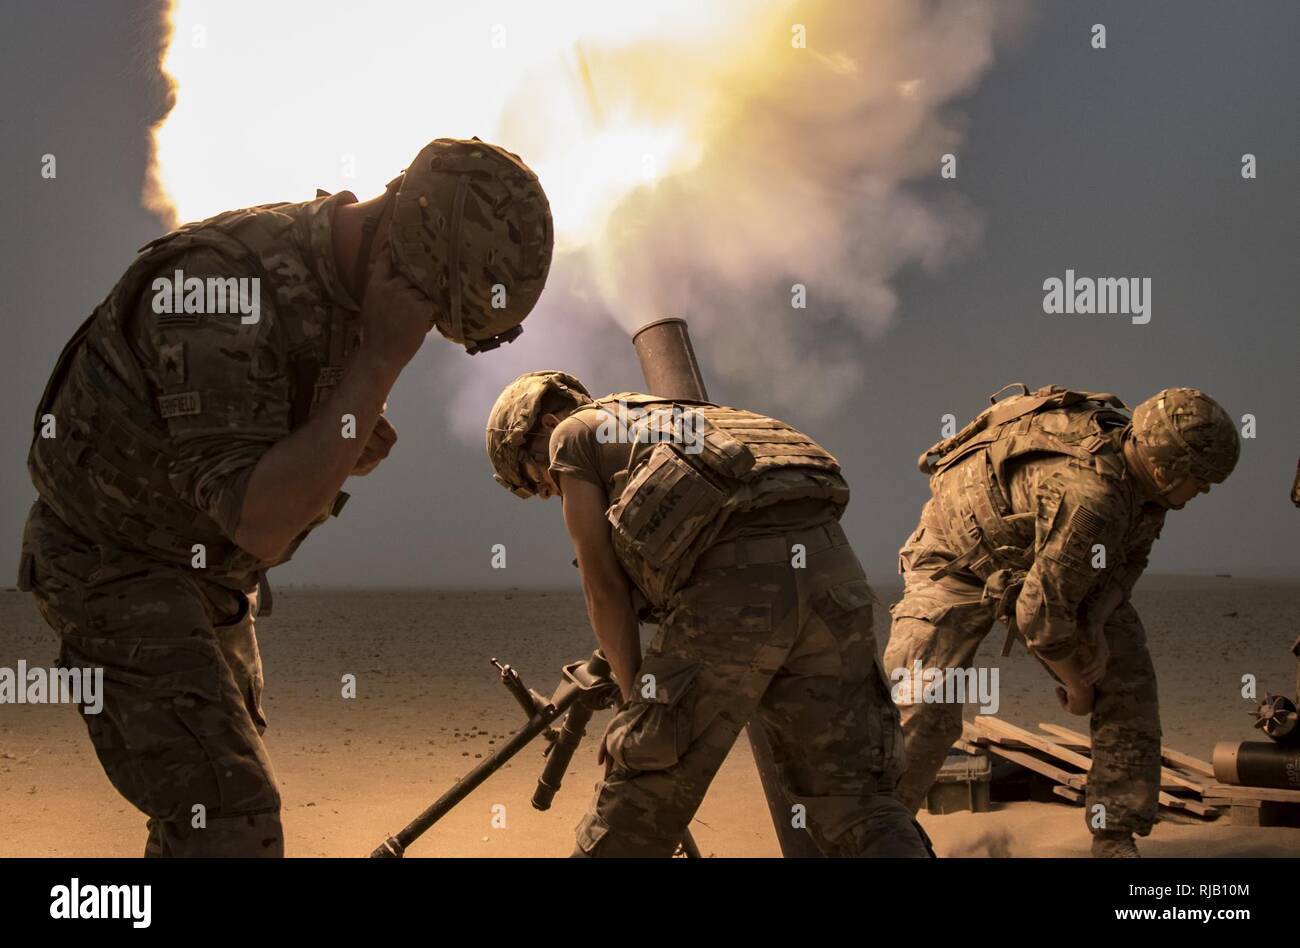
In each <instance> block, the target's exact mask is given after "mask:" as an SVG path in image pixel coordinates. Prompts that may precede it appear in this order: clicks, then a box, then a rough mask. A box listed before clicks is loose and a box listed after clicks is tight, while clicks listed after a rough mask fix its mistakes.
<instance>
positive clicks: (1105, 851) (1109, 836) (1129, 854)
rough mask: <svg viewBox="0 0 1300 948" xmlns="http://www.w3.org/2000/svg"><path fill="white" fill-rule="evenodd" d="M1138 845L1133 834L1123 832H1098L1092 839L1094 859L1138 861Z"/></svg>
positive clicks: (1139, 854) (1139, 855)
mask: <svg viewBox="0 0 1300 948" xmlns="http://www.w3.org/2000/svg"><path fill="white" fill-rule="evenodd" d="M1141 855H1142V854H1141V853H1139V852H1138V848H1137V843H1135V842H1133V834H1132V833H1126V832H1124V831H1123V830H1098V831H1097V832H1096V833H1094V834H1093V837H1092V857H1093V858H1094V859H1138V858H1140V857H1141Z"/></svg>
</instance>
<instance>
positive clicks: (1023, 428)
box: [885, 386, 1240, 856]
mask: <svg viewBox="0 0 1300 948" xmlns="http://www.w3.org/2000/svg"><path fill="white" fill-rule="evenodd" d="M1008 387H1010V386H1008ZM1003 391H1005V389H1004V390H1003ZM997 394H1001V393H997ZM996 399H997V395H996V394H995V396H994V397H993V399H991V401H992V402H993V404H992V405H991V406H990V407H989V408H986V409H985V410H984V411H983V412H982V413H981V414H980V415H978V416H977V417H976V418H975V419H974V420H973V421H972V422H970V423H969V424H968V425H966V427H965V428H963V429H962V430H961V431H959V432H957V433H956V434H955V435H953V436H952V437H950V438H947V439H945V440H943V441H940V442H939V443H938V444H935V445H933V446H932V447H931V448H929V449H928V450H927V451H926V452H925V453H924V454H922V455H921V458H920V461H919V465H920V467H921V470H922V472H924V473H926V474H928V475H930V492H931V497H930V499H929V501H927V502H926V504H925V506H924V508H923V509H922V511H921V520H920V524H919V525H918V526H917V528H916V530H915V531H914V532H913V533H912V535H911V537H910V538H909V539H908V541H907V543H906V544H905V545H904V546H903V549H902V551H901V552H900V556H899V571H900V572H901V573H902V574H903V579H904V592H903V598H902V600H901V601H900V602H898V603H897V604H896V605H895V606H894V607H893V609H892V610H891V613H892V615H893V623H892V628H891V630H890V638H889V644H888V646H887V647H886V649H885V667H886V669H888V670H889V671H890V673H891V675H892V676H894V677H895V679H896V680H898V681H903V680H904V679H906V678H907V677H910V676H911V674H912V673H913V671H914V670H915V669H916V668H918V667H919V668H920V669H923V670H928V669H939V670H940V671H941V672H942V671H945V670H947V669H963V668H968V667H970V666H971V665H972V663H973V661H974V658H975V652H976V650H977V649H978V648H979V644H980V642H981V641H982V640H983V638H984V636H985V635H987V634H988V632H989V631H990V629H991V628H992V626H993V623H994V622H995V621H996V620H999V619H1000V620H1002V621H1003V622H1005V623H1006V624H1007V627H1008V641H1007V646H1008V648H1009V647H1010V644H1011V641H1012V639H1011V636H1012V635H1013V634H1018V635H1019V636H1021V637H1022V638H1023V639H1024V641H1025V643H1026V645H1027V646H1028V648H1029V649H1030V651H1031V652H1032V653H1033V654H1034V655H1035V657H1037V658H1038V659H1039V660H1040V661H1041V662H1042V663H1043V664H1044V665H1045V666H1046V667H1047V669H1048V670H1049V672H1050V673H1051V674H1052V675H1053V676H1054V677H1055V678H1056V680H1057V681H1058V682H1059V684H1060V687H1058V688H1057V696H1058V698H1059V699H1060V701H1061V703H1062V704H1063V706H1064V707H1065V708H1066V709H1067V710H1069V711H1070V712H1071V713H1073V714H1080V715H1083V714H1091V716H1092V718H1091V727H1092V761H1093V763H1092V770H1091V771H1090V773H1089V775H1088V790H1087V806H1086V807H1085V814H1086V816H1087V818H1088V826H1089V829H1090V830H1091V831H1092V833H1093V853H1094V855H1098V856H1136V855H1137V848H1136V845H1135V844H1134V842H1133V835H1134V834H1138V835H1142V836H1145V835H1146V834H1148V833H1149V832H1150V831H1151V826H1152V824H1153V822H1154V821H1155V817H1156V808H1157V803H1158V794H1159V791H1160V716H1159V707H1158V704H1157V699H1156V677H1155V670H1154V668H1153V667H1152V664H1151V657H1150V655H1149V654H1148V651H1147V646H1146V635H1145V632H1144V631H1143V628H1142V623H1141V620H1140V619H1139V618H1138V615H1137V612H1136V611H1135V610H1134V608H1133V606H1132V604H1131V603H1130V602H1129V596H1130V593H1131V592H1132V590H1133V585H1134V584H1135V583H1136V582H1137V580H1138V577H1139V576H1141V575H1142V571H1143V570H1144V569H1145V568H1146V565H1147V558H1148V555H1149V553H1150V550H1151V546H1152V544H1153V543H1154V541H1155V540H1156V538H1157V537H1158V536H1159V535H1160V530H1161V527H1162V526H1163V524H1164V519H1165V514H1166V512H1167V511H1168V510H1179V509H1182V507H1183V506H1184V505H1185V504H1186V503H1187V502H1188V501H1189V500H1191V499H1192V498H1193V497H1195V496H1196V495H1197V494H1201V493H1206V492H1208V491H1209V489H1210V485H1211V484H1217V483H1220V482H1222V481H1223V480H1225V479H1226V478H1227V477H1228V475H1229V474H1230V473H1232V469H1233V467H1234V466H1235V465H1236V463H1237V455H1238V452H1239V450H1240V441H1239V439H1238V436H1237V430H1236V427H1235V426H1234V425H1233V423H1232V420H1231V419H1230V418H1229V417H1228V415H1227V414H1226V413H1225V412H1224V410H1223V409H1222V408H1221V407H1220V406H1219V405H1218V403H1217V402H1215V401H1214V400H1213V399H1211V398H1209V397H1208V396H1207V395H1205V394H1204V393H1202V392H1200V391H1197V390H1196V389H1190V388H1171V389H1165V390H1164V391H1162V392H1160V393H1158V394H1156V395H1155V396H1153V397H1151V398H1149V399H1147V400H1146V401H1145V402H1143V403H1142V404H1141V405H1139V406H1138V407H1137V409H1136V411H1134V412H1133V414H1132V418H1131V419H1130V417H1129V415H1128V414H1127V411H1126V409H1125V407H1124V405H1123V403H1122V402H1121V401H1120V400H1119V399H1118V398H1116V397H1115V396H1113V395H1108V394H1099V393H1091V392H1074V391H1068V390H1066V389H1063V388H1059V387H1057V386H1047V387H1045V388H1041V389H1038V390H1037V391H1034V392H1030V391H1029V389H1028V388H1027V387H1024V386H1022V392H1021V393H1020V394H1017V395H1013V396H1011V397H1008V398H1005V399H1003V400H1001V401H997V400H996ZM895 697H896V700H898V703H899V705H900V707H901V710H902V724H903V735H904V740H905V744H906V751H907V772H906V774H905V775H904V777H903V781H902V784H901V787H900V795H901V797H902V799H903V801H904V802H905V803H906V804H907V805H908V806H910V807H911V808H912V809H913V810H915V809H917V808H919V807H920V805H921V804H922V803H923V802H924V801H925V797H926V794H927V792H928V790H929V788H930V786H931V784H932V783H933V781H934V778H935V776H936V774H937V773H938V771H939V769H940V767H941V766H942V764H943V761H944V758H945V756H946V755H947V752H948V748H949V747H950V746H951V745H952V743H953V741H955V740H956V739H957V738H958V737H960V736H961V708H960V706H958V705H956V704H951V703H949V704H944V703H942V702H932V701H926V700H924V698H925V696H924V695H918V694H912V693H911V690H910V689H903V690H902V692H900V691H899V690H898V689H896V693H895Z"/></svg>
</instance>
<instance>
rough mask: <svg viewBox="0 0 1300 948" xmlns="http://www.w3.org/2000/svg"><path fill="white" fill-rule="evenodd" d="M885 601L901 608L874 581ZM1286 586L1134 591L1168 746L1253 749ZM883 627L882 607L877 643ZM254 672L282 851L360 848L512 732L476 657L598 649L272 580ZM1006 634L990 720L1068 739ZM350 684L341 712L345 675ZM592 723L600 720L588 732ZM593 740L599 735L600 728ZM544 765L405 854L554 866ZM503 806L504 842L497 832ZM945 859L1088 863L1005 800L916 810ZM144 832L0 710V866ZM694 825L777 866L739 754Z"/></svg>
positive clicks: (581, 798) (1277, 668) (511, 658)
mask: <svg viewBox="0 0 1300 948" xmlns="http://www.w3.org/2000/svg"><path fill="white" fill-rule="evenodd" d="M877 591H878V593H879V595H880V597H881V599H882V600H884V601H886V602H890V601H893V600H894V599H896V598H897V596H898V594H899V589H898V587H897V586H896V585H894V584H887V583H883V582H882V583H879V584H878V586H877ZM1297 602H1300V584H1286V583H1277V582H1272V583H1263V582H1252V581H1248V580H1240V579H1227V578H1214V579H1189V578H1167V577H1148V578H1147V579H1145V580H1144V581H1143V583H1142V585H1141V587H1140V590H1139V594H1138V596H1137V605H1138V607H1139V609H1140V611H1141V612H1142V614H1143V616H1144V618H1145V621H1146V623H1147V629H1148V634H1149V636H1150V640H1151V647H1152V652H1153V654H1154V656H1155V661H1156V666H1157V668H1158V669H1159V671H1160V675H1161V697H1162V702H1163V716H1164V726H1165V741H1166V743H1167V744H1169V745H1171V746H1173V747H1175V748H1177V749H1179V750H1182V751H1186V752H1188V753H1192V754H1195V755H1197V756H1199V757H1202V758H1208V757H1209V755H1210V749H1211V747H1212V746H1213V744H1214V742H1215V741H1217V740H1227V739H1234V740H1247V739H1251V737H1252V732H1251V730H1250V727H1249V724H1250V719H1249V718H1248V717H1247V711H1248V710H1249V709H1250V704H1249V703H1248V702H1247V701H1245V700H1243V699H1242V697H1241V695H1240V688H1241V676H1242V675H1244V674H1254V675H1256V676H1257V677H1258V679H1259V683H1260V690H1261V691H1262V690H1263V689H1264V688H1266V687H1267V688H1272V689H1273V690H1284V691H1288V692H1289V691H1290V689H1291V687H1292V686H1293V683H1294V679H1295V672H1294V663H1293V662H1292V660H1291V658H1290V656H1289V655H1288V654H1287V647H1288V646H1289V644H1290V643H1291V641H1293V640H1294V638H1295V635H1296V626H1297V622H1296V610H1297ZM887 623H888V614H887V613H886V611H885V610H884V608H880V609H879V610H878V611H877V636H878V639H879V641H880V642H881V643H882V644H883V641H884V638H885V636H886V635H887V632H888V624H887ZM260 632H261V642H262V649H263V658H264V662H265V666H266V678H267V696H266V701H265V704H266V709H267V712H268V715H269V717H270V720H271V729H270V731H268V734H267V740H268V744H269V746H270V749H271V755H272V758H273V760H274V761H275V764H276V768H277V775H278V777H279V780H280V783H281V788H282V792H283V796H284V801H285V808H284V819H285V825H286V832H287V839H288V847H287V848H288V851H289V853H290V854H291V855H295V856H313V855H325V856H355V855H362V854H365V853H367V852H369V851H370V849H372V848H373V847H374V846H375V845H376V844H377V843H379V842H380V841H381V840H382V839H383V838H384V836H385V835H386V834H387V833H389V832H391V831H394V830H396V829H398V828H399V827H400V826H402V825H403V824H404V823H405V822H406V821H407V820H408V819H410V818H411V817H412V816H414V815H415V814H416V813H417V812H418V811H419V810H420V809H422V808H423V807H424V806H425V805H426V804H427V803H429V802H431V801H432V800H433V799H434V798H435V797H436V796H437V795H438V794H439V793H441V792H442V791H443V790H445V789H446V788H447V787H448V786H449V785H450V784H451V783H452V782H453V781H454V780H455V779H456V777H457V776H458V775H460V774H463V773H465V772H466V771H467V770H468V769H469V768H470V767H472V766H473V765H474V764H475V763H476V762H477V761H478V760H479V759H481V757H480V755H486V754H488V753H490V752H491V750H492V748H493V747H495V746H499V745H500V744H501V742H502V740H503V738H504V737H506V736H507V735H508V734H509V733H510V732H511V731H513V730H514V729H515V728H516V727H517V726H518V724H519V723H520V722H521V720H522V714H521V713H520V711H519V709H518V708H517V706H516V705H515V704H514V702H513V700H512V699H511V698H510V696H509V695H508V694H507V693H506V691H505V689H504V688H502V687H501V686H500V685H499V684H498V679H497V674H496V671H495V669H493V668H492V667H491V666H490V665H489V664H488V659H489V658H490V657H492V656H496V657H499V658H500V659H501V660H502V661H506V662H509V663H511V664H513V665H514V666H515V667H517V668H518V669H519V670H520V672H521V673H522V674H523V676H524V679H525V681H526V682H527V683H528V684H530V685H531V686H532V687H534V688H536V689H538V690H539V691H545V692H547V693H549V691H550V690H551V689H552V688H553V687H554V685H555V683H556V682H557V680H558V676H559V669H560V666H561V665H563V664H564V663H566V662H569V661H573V660H575V659H578V658H583V657H585V656H586V655H587V654H588V653H589V652H590V649H591V647H592V642H591V634H590V631H589V629H588V628H587V626H586V623H585V621H584V617H583V612H582V603H581V598H580V596H579V595H578V594H577V593H576V592H575V591H567V590H566V591H562V592H552V593H544V592H522V591H520V592H514V593H508V594H505V595H490V594H485V593H481V592H443V593H440V592H423V591H396V592H379V591H336V590H328V591H327V590H317V589H291V588H280V589H277V591H276V610H275V615H274V616H272V617H269V618H267V619H266V620H265V621H264V622H263V623H262V624H261V627H260ZM1000 645H1001V634H1000V632H999V631H995V633H994V636H992V637H990V639H989V641H988V642H986V644H985V647H984V649H983V650H982V653H981V660H983V661H987V662H990V663H992V662H995V661H1000V662H1001V663H1002V679H1001V685H1002V707H1001V708H1000V710H999V712H998V715H999V716H1000V717H1002V718H1004V719H1006V720H1009V721H1012V722H1015V723H1017V724H1020V725H1022V726H1026V727H1029V728H1033V727H1034V725H1035V723H1036V722H1037V721H1056V722H1059V723H1063V724H1067V725H1070V726H1073V727H1076V728H1078V727H1080V726H1081V725H1082V722H1081V721H1079V720H1078V719H1071V718H1070V717H1069V716H1068V715H1066V714H1065V713H1064V712H1063V711H1061V710H1060V709H1059V708H1057V707H1056V705H1055V699H1054V697H1053V696H1052V694H1051V689H1050V688H1049V687H1048V683H1047V681H1046V678H1045V675H1044V674H1043V672H1042V671H1041V670H1040V669H1039V668H1038V667H1037V665H1036V664H1035V663H1034V662H1033V661H1032V660H1031V659H1030V658H1029V657H1028V656H1027V655H1025V654H1024V652H1023V651H1018V652H1017V653H1016V654H1014V655H1013V656H1011V657H1010V658H1008V659H998V657H997V651H998V648H999V646H1000ZM55 654H56V648H55V645H54V641H53V636H52V633H50V632H49V631H48V630H47V629H46V628H45V626H44V625H43V624H42V623H41V621H40V619H39V617H38V615H37V613H36V610H35V607H34V605H33V604H32V602H31V600H30V598H29V597H28V596H26V595H24V594H22V593H17V592H12V591H11V592H4V593H0V666H6V667H10V668H12V667H14V666H15V665H16V663H17V661H18V659H20V658H22V659H26V660H27V661H28V663H29V664H36V663H40V664H43V665H48V664H49V663H50V662H52V660H53V658H54V656H55ZM345 673H352V674H355V675H356V676H357V679H358V696H357V698H356V699H355V700H344V699H342V698H341V697H340V677H341V676H342V675H344V674H345ZM604 718H605V715H604V714H602V715H600V716H598V717H597V718H596V720H595V722H594V727H596V728H601V727H603V724H604ZM597 733H598V732H597ZM540 769H541V758H540V744H537V745H533V746H531V747H529V748H528V749H526V750H525V751H524V752H523V753H522V754H521V755H520V756H519V757H517V758H516V759H515V761H514V763H512V764H511V765H508V766H507V768H506V769H504V770H502V771H500V772H499V773H498V774H497V775H496V776H494V777H493V778H492V779H491V780H489V781H488V783H487V784H486V785H484V786H483V787H481V788H480V789H479V790H478V791H477V792H476V793H474V794H473V795H472V796H471V797H470V798H469V799H468V800H467V801H465V802H464V803H463V804H462V805H461V806H460V807H459V808H458V809H457V810H456V811H454V812H453V813H452V814H451V815H450V816H448V817H447V818H446V819H445V820H444V821H443V822H442V823H440V824H439V825H438V826H437V827H435V828H434V830H432V831H431V832H430V833H429V834H428V835H427V836H425V838H424V839H423V840H421V841H420V842H419V843H418V844H416V846H415V847H413V849H412V853H411V855H413V856H416V855H418V856H439V855H440V856H554V855H567V854H568V852H569V851H570V850H571V848H572V845H573V827H574V825H575V824H576V823H577V822H578V819H579V817H580V816H581V814H582V812H583V810H584V809H585V807H586V804H587V802H588V800H589V797H590V789H591V786H592V785H593V783H594V782H595V780H596V764H595V755H594V751H593V749H592V747H591V746H589V745H584V747H583V748H581V749H580V750H579V751H578V754H577V757H576V758H575V761H574V766H573V768H572V770H571V771H570V774H569V776H568V778H567V783H566V785H565V789H564V790H563V791H562V792H561V793H560V795H559V796H558V797H557V799H556V801H555V806H554V807H553V808H552V809H551V810H550V811H549V812H546V813H539V812H536V811H534V810H533V809H532V808H531V806H530V805H529V799H530V797H531V795H532V791H533V787H534V785H535V781H536V779H537V776H538V774H539V773H540ZM495 804H502V805H504V806H505V808H506V809H505V818H506V826H505V828H494V827H493V826H492V819H493V809H492V808H493V806H494V805H495ZM922 819H923V822H924V824H925V826H926V828H927V829H928V830H929V832H930V833H931V835H932V836H933V837H934V839H935V842H936V846H937V848H938V849H939V852H940V854H941V855H973V856H980V855H989V854H993V855H1016V856H1047V855H1061V856H1069V855H1083V854H1084V853H1085V852H1086V850H1087V845H1088V836H1087V833H1086V831H1085V828H1084V825H1083V818H1082V812H1081V810H1079V809H1077V808H1075V807H1072V806H1069V805H1067V804H1065V803H1060V804H1052V803H1029V802H1026V803H1013V804H1008V805H1004V806H1002V807H1000V808H999V809H998V810H997V811H996V812H993V813H988V814H979V815H975V814H970V813H964V814H954V815H950V816H941V817H938V816H930V815H928V814H927V815H924V816H923V818H922ZM143 822H144V818H143V817H142V815H141V814H139V813H137V812H136V811H135V810H134V809H133V808H132V807H130V806H129V805H128V804H127V803H125V802H124V801H123V800H121V799H120V798H119V797H118V796H117V794H116V793H115V791H114V790H113V789H112V787H111V786H110V785H109V783H108V781H107V779H106V778H105V777H104V775H103V773H102V772H101V770H100V768H99V766H98V763H97V762H96V760H95V758H94V755H93V752H92V750H91V748H90V745H89V742H88V741H87V740H86V737H85V734H84V729H83V725H82V724H81V722H80V721H79V720H78V716H77V715H76V713H75V712H74V711H72V710H71V709H69V708H67V707H60V706H43V705H36V706H32V705H24V706H13V705H3V706H0V856H11V855H85V856H129V855H135V854H137V853H139V852H140V851H141V850H142V848H143V844H144V830H143ZM693 831H694V833H695V835H696V838H697V840H698V841H699V843H700V846H701V848H702V849H703V851H704V852H705V853H712V854H717V855H727V856H772V855H776V854H777V852H778V850H777V847H776V842H775V837H774V836H773V833H772V829H771V827H770V825H769V823H768V819H767V815H766V811H765V809H764V807H763V804H762V797H761V794H760V791H759V787H758V779H757V775H756V773H755V770H754V765H753V760H752V758H751V757H750V755H749V751H748V747H747V745H746V744H745V743H744V742H743V741H742V742H741V744H740V745H738V747H737V750H736V752H734V753H733V754H732V755H731V757H730V758H729V759H728V761H727V763H726V765H725V766H724V767H723V769H722V771H721V772H720V773H719V775H718V778H717V780H716V781H715V783H714V785H713V788H712V789H711V791H710V793H709V796H708V798H707V799H706V800H705V802H704V805H703V807H702V808H701V810H700V812H699V814H698V817H697V820H696V822H695V824H694V826H693ZM1144 851H1145V852H1146V853H1148V854H1149V855H1170V856H1198V855H1214V856H1239V855H1277V856H1281V855H1292V856H1294V855H1300V829H1244V828H1241V827H1233V826H1230V825H1229V824H1228V822H1227V820H1226V819H1221V820H1220V821H1218V822H1217V823H1216V824H1209V825H1173V824H1168V823H1162V824H1161V825H1159V826H1157V827H1156V830H1155V832H1154V833H1153V834H1152V836H1151V838H1150V840H1149V841H1148V842H1147V843H1146V845H1145V847H1144Z"/></svg>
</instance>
